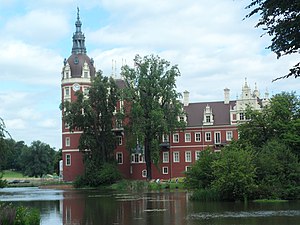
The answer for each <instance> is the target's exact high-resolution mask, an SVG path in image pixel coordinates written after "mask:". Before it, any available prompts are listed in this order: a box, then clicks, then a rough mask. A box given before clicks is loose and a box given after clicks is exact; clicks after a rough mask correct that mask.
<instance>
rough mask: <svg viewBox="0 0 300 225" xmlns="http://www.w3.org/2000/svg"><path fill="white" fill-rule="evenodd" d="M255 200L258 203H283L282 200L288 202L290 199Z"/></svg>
mask: <svg viewBox="0 0 300 225" xmlns="http://www.w3.org/2000/svg"><path fill="white" fill-rule="evenodd" d="M253 202H258V203H281V202H288V200H285V199H256V200H253Z"/></svg>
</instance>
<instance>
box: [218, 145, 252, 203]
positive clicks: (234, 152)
mask: <svg viewBox="0 0 300 225" xmlns="http://www.w3.org/2000/svg"><path fill="white" fill-rule="evenodd" d="M220 154H221V156H220V158H219V159H218V160H215V161H214V162H213V165H212V169H213V175H214V177H215V179H214V181H213V182H212V188H213V189H215V190H217V191H218V192H219V193H220V196H222V198H223V199H225V200H243V199H244V200H247V199H248V198H249V196H251V194H252V192H253V189H255V187H256V185H255V176H256V174H255V171H256V167H255V164H254V153H253V151H252V150H251V149H243V148H241V146H239V144H238V143H231V144H230V145H227V146H226V147H224V148H223V149H222V152H221V153H220Z"/></svg>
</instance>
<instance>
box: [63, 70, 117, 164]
mask: <svg viewBox="0 0 300 225" xmlns="http://www.w3.org/2000/svg"><path fill="white" fill-rule="evenodd" d="M118 93H119V92H118V87H117V85H116V83H115V81H114V79H113V78H108V77H105V76H103V75H102V73H101V71H99V72H98V73H97V74H96V76H95V78H93V80H92V85H91V87H90V89H89V93H88V97H87V96H84V93H82V92H80V91H78V92H77V93H76V95H77V99H76V101H74V102H71V103H70V102H65V103H64V104H63V105H62V106H61V108H64V115H63V120H64V121H65V122H66V123H67V124H68V125H69V127H70V130H71V131H74V130H81V131H83V133H82V135H81V136H80V141H79V149H80V150H81V151H82V152H83V153H85V154H87V155H88V157H86V159H87V158H88V159H90V160H92V161H93V163H94V164H95V166H96V168H100V165H102V164H103V163H105V162H110V161H112V160H113V158H114V157H113V151H114V149H115V144H116V138H115V134H114V133H113V131H112V129H113V118H114V112H115V109H116V105H117V101H118V99H119V94H118Z"/></svg>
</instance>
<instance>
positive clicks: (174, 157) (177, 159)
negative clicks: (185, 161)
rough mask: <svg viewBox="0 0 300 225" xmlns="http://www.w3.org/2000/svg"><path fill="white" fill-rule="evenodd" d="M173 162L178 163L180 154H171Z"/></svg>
mask: <svg viewBox="0 0 300 225" xmlns="http://www.w3.org/2000/svg"><path fill="white" fill-rule="evenodd" d="M173 162H174V163H179V162H180V152H173Z"/></svg>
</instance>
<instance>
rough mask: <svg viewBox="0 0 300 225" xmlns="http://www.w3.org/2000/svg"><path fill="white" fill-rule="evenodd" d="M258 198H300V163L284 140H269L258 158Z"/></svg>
mask: <svg viewBox="0 0 300 225" xmlns="http://www.w3.org/2000/svg"><path fill="white" fill-rule="evenodd" d="M256 166H257V172H256V174H257V183H258V189H257V193H256V195H257V196H258V198H262V197H263V198H271V199H277V198H284V199H297V198H300V187H299V183H300V163H299V160H298V158H297V156H296V155H295V154H293V153H292V151H291V150H290V149H289V148H288V147H287V146H286V145H285V144H284V143H282V142H279V141H276V140H271V141H269V142H267V143H266V144H265V145H264V146H263V148H262V149H261V151H259V152H258V155H257V159H256Z"/></svg>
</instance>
